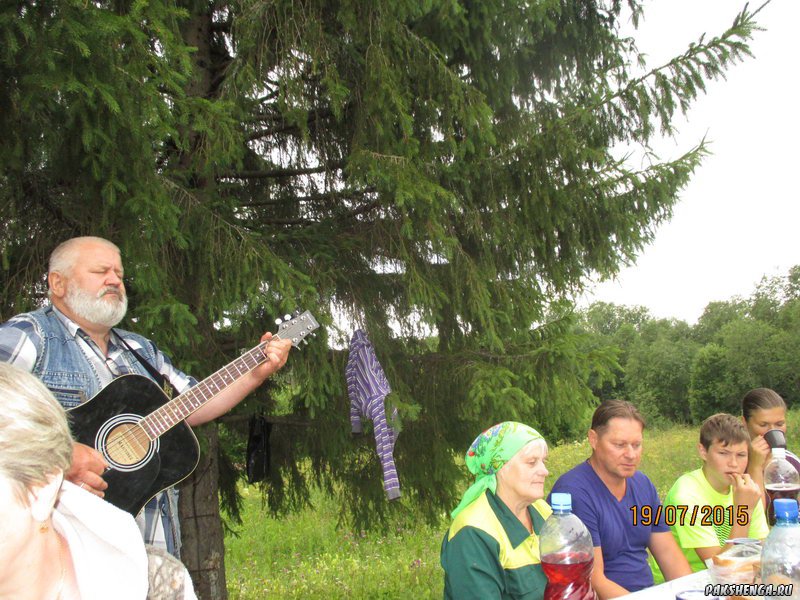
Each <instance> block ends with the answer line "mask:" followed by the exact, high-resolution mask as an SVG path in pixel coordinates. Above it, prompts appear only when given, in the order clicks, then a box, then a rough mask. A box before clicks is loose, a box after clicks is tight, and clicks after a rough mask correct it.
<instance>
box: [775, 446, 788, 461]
mask: <svg viewBox="0 0 800 600" xmlns="http://www.w3.org/2000/svg"><path fill="white" fill-rule="evenodd" d="M772 458H783V459H785V458H786V448H773V449H772Z"/></svg>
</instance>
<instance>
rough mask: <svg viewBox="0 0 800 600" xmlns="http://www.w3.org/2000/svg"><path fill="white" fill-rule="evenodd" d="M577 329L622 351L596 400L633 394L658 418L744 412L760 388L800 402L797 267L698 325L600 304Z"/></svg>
mask: <svg viewBox="0 0 800 600" xmlns="http://www.w3.org/2000/svg"><path fill="white" fill-rule="evenodd" d="M577 331H580V332H581V333H584V334H587V335H588V336H589V338H590V339H591V340H592V341H591V347H593V348H601V347H611V348H614V350H615V351H616V352H617V360H618V366H617V367H616V369H615V377H614V380H613V381H606V382H604V383H603V384H599V383H595V384H594V385H593V386H592V387H593V390H594V392H595V394H596V395H597V397H598V398H600V399H607V398H614V397H617V398H626V399H629V400H631V401H632V402H634V403H636V404H637V405H638V406H639V407H640V408H641V409H643V410H644V411H645V412H646V413H647V414H648V415H649V416H650V417H651V419H654V420H655V422H658V421H659V420H664V421H669V422H673V423H688V422H694V423H697V422H699V421H701V420H702V419H704V418H705V417H707V416H709V415H711V414H713V413H715V412H721V411H724V412H729V413H732V414H739V412H740V410H741V404H740V403H741V399H742V396H743V395H744V393H745V392H747V391H748V390H750V389H752V388H755V387H770V388H772V389H774V390H776V391H777V392H778V393H779V394H780V395H781V396H782V397H783V398H784V399H785V400H786V401H787V403H789V404H790V405H792V404H794V403H795V402H796V401H797V400H800V267H797V266H795V267H793V268H792V269H790V270H789V272H788V273H787V274H786V275H784V276H775V277H765V278H764V279H762V281H761V282H760V284H759V285H758V286H757V287H756V289H755V291H754V292H753V293H752V294H751V295H750V297H748V298H738V297H737V298H732V299H730V300H727V301H718V302H711V303H709V304H708V305H707V306H706V308H705V310H704V311H703V314H702V315H701V316H700V318H699V319H698V321H697V323H696V324H695V325H688V324H687V323H686V322H684V321H677V320H674V319H656V318H654V317H653V316H651V315H650V314H649V313H648V312H647V309H645V308H643V307H626V306H618V305H614V304H608V303H603V302H599V303H594V304H592V305H591V306H590V307H589V308H587V309H585V310H583V311H580V313H579V321H578V325H577Z"/></svg>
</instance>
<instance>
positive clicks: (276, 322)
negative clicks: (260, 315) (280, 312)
mask: <svg viewBox="0 0 800 600" xmlns="http://www.w3.org/2000/svg"><path fill="white" fill-rule="evenodd" d="M281 323H283V321H282V320H281V319H280V318H278V319H275V325H280V324H281Z"/></svg>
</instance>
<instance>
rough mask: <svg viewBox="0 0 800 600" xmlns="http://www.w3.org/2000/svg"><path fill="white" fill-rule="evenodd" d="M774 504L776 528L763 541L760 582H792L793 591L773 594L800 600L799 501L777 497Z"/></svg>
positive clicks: (774, 583) (783, 583) (782, 583)
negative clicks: (787, 593)
mask: <svg viewBox="0 0 800 600" xmlns="http://www.w3.org/2000/svg"><path fill="white" fill-rule="evenodd" d="M774 504H775V517H776V520H775V527H773V528H772V530H771V531H770V532H769V535H768V536H767V539H766V540H764V549H763V550H762V551H761V583H767V584H773V585H785V584H792V586H793V587H792V594H791V595H784V596H773V597H777V598H791V599H792V600H800V523H798V522H797V501H795V500H789V499H787V498H778V499H777V500H775V502H774Z"/></svg>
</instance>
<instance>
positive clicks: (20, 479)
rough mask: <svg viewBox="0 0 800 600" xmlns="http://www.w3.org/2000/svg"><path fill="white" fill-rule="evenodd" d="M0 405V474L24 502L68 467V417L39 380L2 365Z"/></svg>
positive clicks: (69, 458)
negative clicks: (49, 479) (32, 491)
mask: <svg viewBox="0 0 800 600" xmlns="http://www.w3.org/2000/svg"><path fill="white" fill-rule="evenodd" d="M0 403H2V408H1V409H0V475H2V476H3V477H5V478H6V479H7V480H8V481H10V482H11V483H12V485H13V486H14V487H15V488H16V489H15V492H16V493H17V495H18V497H19V498H20V500H21V501H22V502H23V503H25V504H27V503H28V490H30V489H31V488H32V487H33V486H35V485H37V484H44V483H47V479H48V476H50V475H53V474H54V473H57V472H58V471H59V470H60V471H63V472H65V473H66V471H67V470H68V469H69V466H70V464H71V463H72V437H71V436H70V433H69V425H68V424H67V414H66V412H64V409H63V408H62V407H61V405H60V404H59V403H58V401H57V400H56V399H55V397H53V395H52V394H51V393H50V390H48V389H47V388H46V387H45V386H44V384H43V383H42V382H41V381H39V380H38V379H37V378H36V377H34V376H33V375H31V374H30V373H28V372H26V371H23V370H22V369H20V368H18V367H15V366H12V365H9V364H6V363H0Z"/></svg>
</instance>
